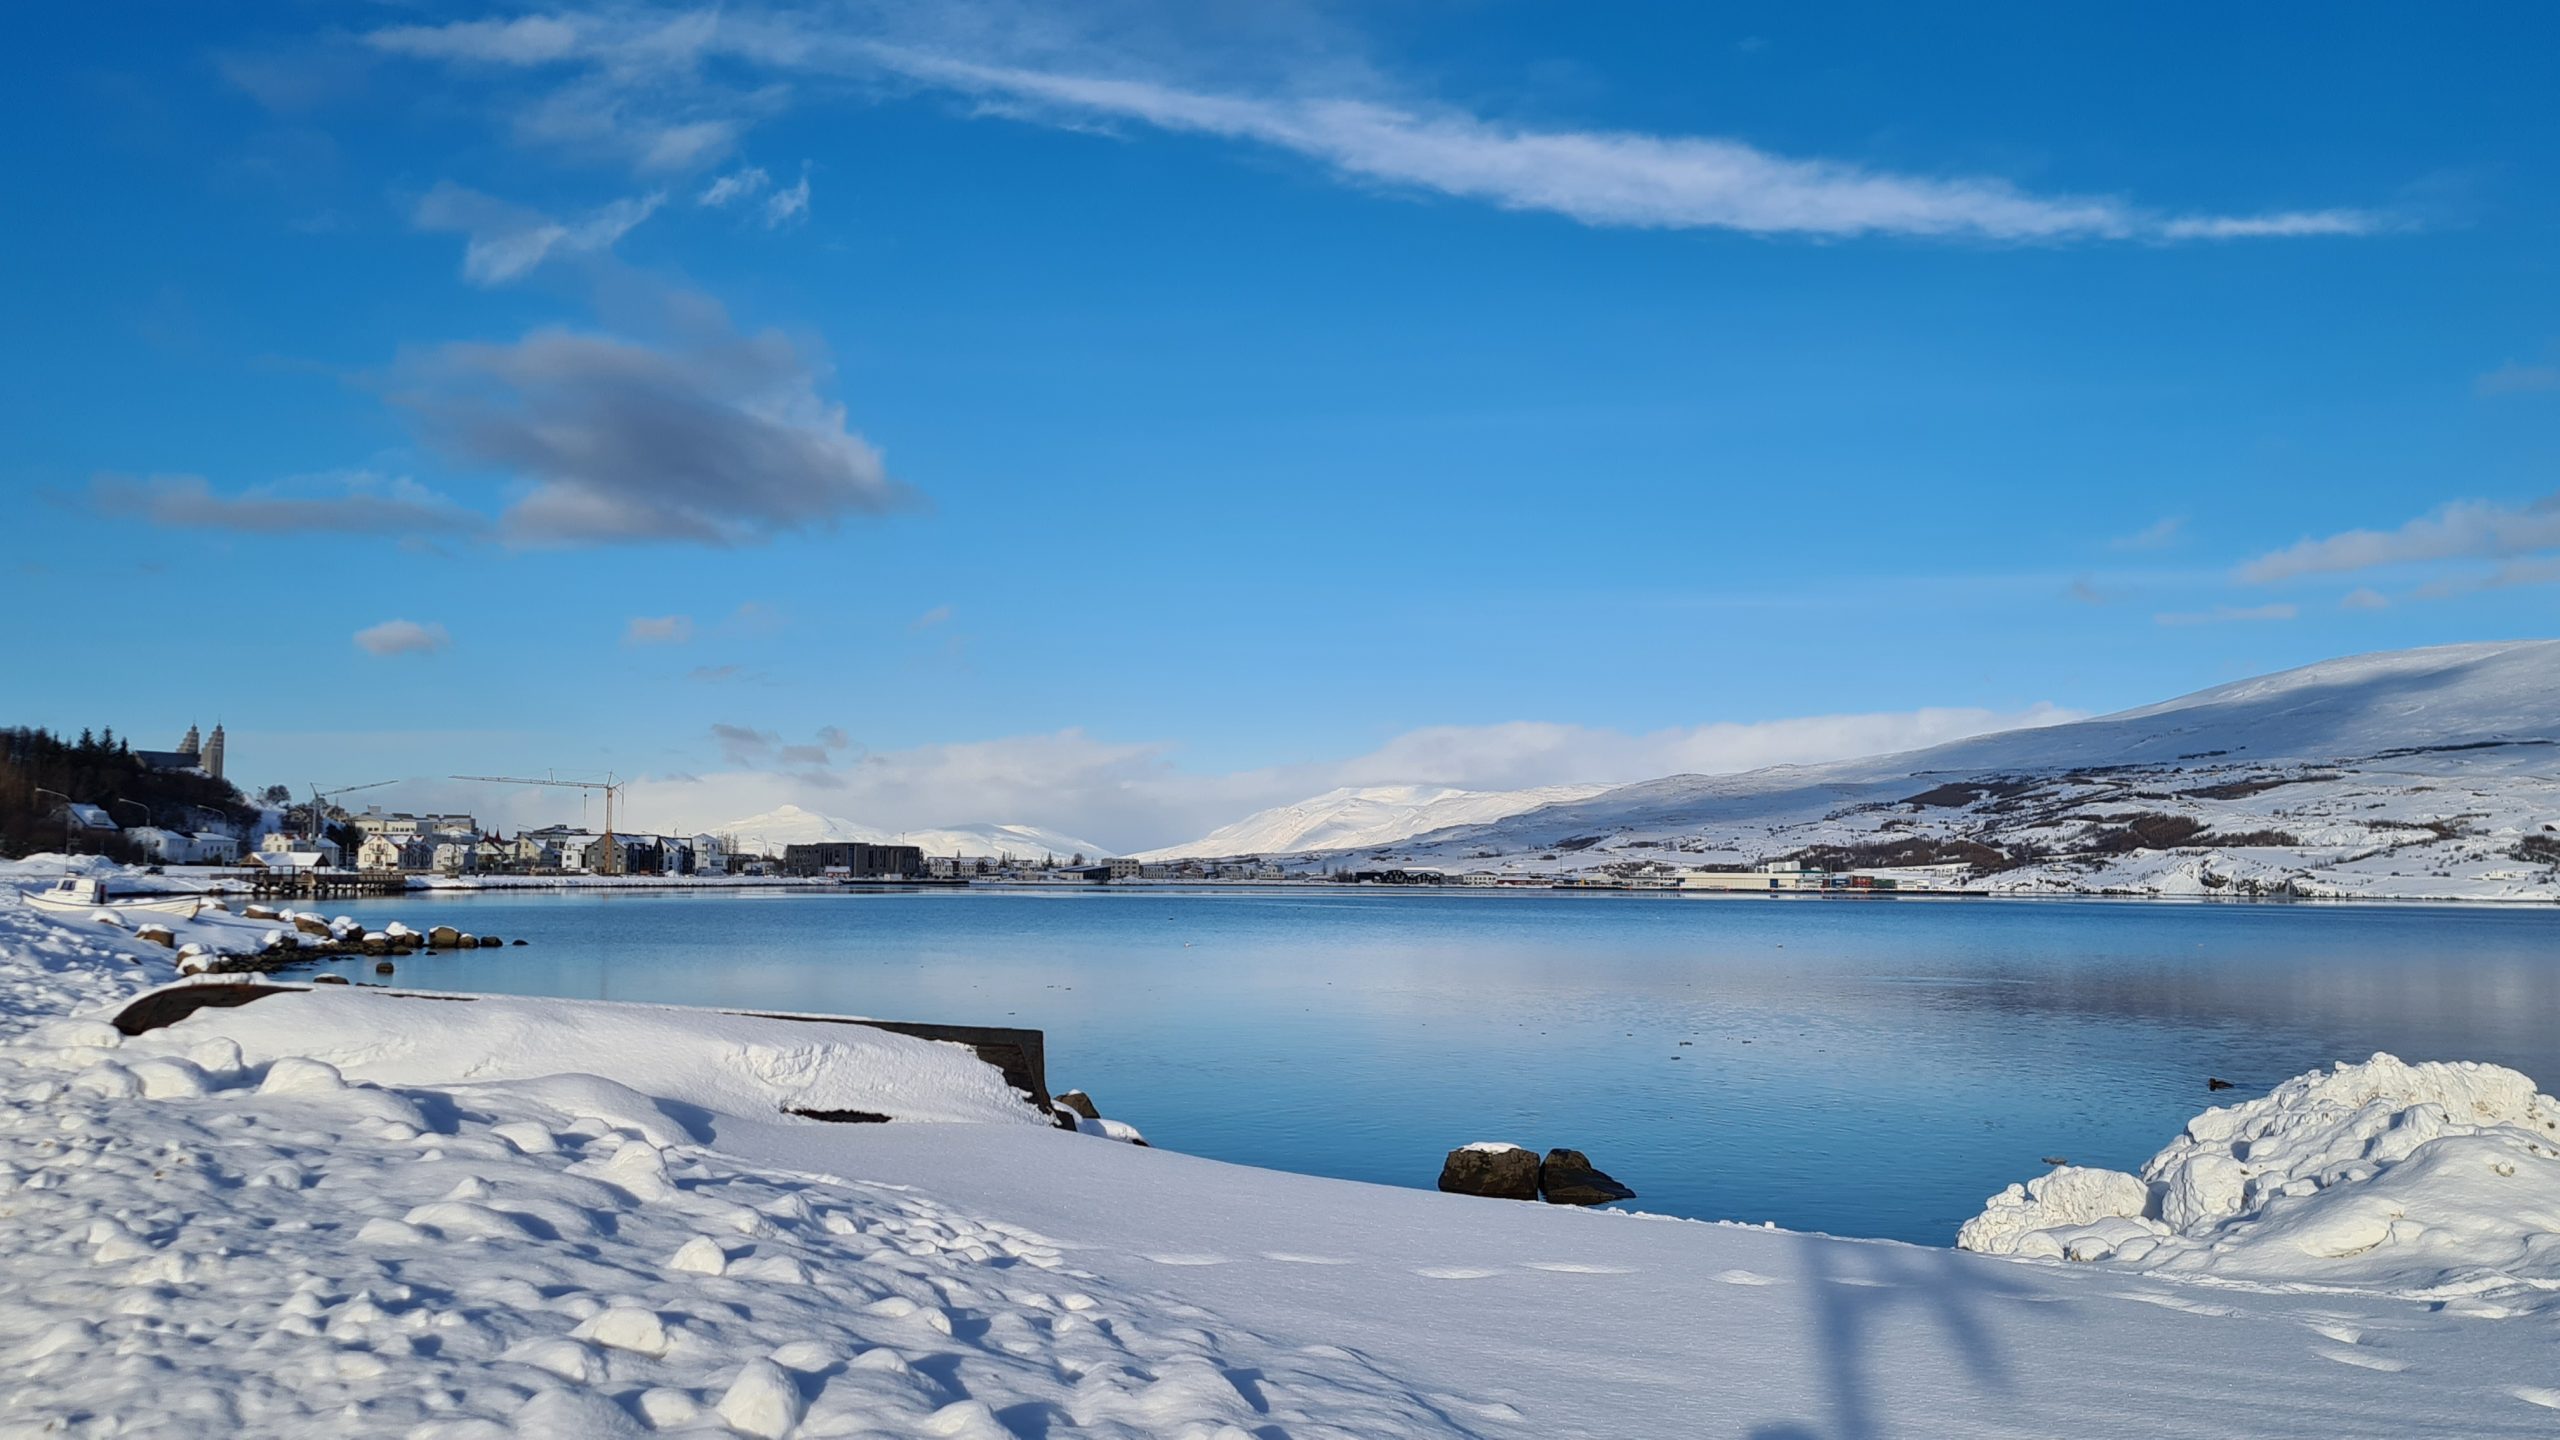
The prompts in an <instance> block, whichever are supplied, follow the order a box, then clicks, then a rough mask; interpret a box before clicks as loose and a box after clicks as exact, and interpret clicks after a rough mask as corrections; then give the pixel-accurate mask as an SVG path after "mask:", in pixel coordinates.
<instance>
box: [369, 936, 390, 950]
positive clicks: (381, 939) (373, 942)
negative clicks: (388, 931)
mask: <svg viewBox="0 0 2560 1440" xmlns="http://www.w3.org/2000/svg"><path fill="white" fill-rule="evenodd" d="M364 953H366V954H367V955H388V954H390V953H391V941H390V938H389V937H388V936H383V935H367V936H366V937H364Z"/></svg>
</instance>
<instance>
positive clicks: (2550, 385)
mask: <svg viewBox="0 0 2560 1440" xmlns="http://www.w3.org/2000/svg"><path fill="white" fill-rule="evenodd" d="M2472 387H2473V388H2474V389H2476V390H2478V391H2479V392H2480V393H2481V394H2483V395H2551V394H2560V365H2501V366H2499V367H2498V368H2497V369H2495V370H2492V371H2490V372H2489V373H2488V374H2486V375H2483V376H2481V377H2480V378H2479V379H2478V380H2475V381H2473V382H2472Z"/></svg>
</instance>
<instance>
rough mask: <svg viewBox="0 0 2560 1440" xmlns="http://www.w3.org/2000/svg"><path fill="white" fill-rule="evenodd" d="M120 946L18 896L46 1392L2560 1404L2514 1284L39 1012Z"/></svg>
mask: <svg viewBox="0 0 2560 1440" xmlns="http://www.w3.org/2000/svg"><path fill="white" fill-rule="evenodd" d="M149 949H150V947H147V946H142V945H138V944H136V943H134V942H133V941H132V939H131V937H130V936H119V935H108V934H103V933H102V934H98V935H90V934H84V933H82V932H80V931H78V930H76V929H74V928H71V927H65V926H60V925H56V924H54V923H53V922H51V921H48V920H43V919H40V918H38V917H35V916H33V915H31V914H29V913H28V912H26V911H25V910H24V909H23V907H18V906H14V905H12V906H8V907H0V969H5V971H6V972H7V973H8V974H9V975H10V978H12V979H13V980H15V981H17V982H18V983H16V984H14V985H13V986H12V987H11V989H10V995H11V1000H10V1002H9V1003H10V1006H11V1016H10V1019H11V1022H12V1028H15V1029H18V1030H20V1031H21V1034H20V1038H18V1039H17V1040H15V1041H13V1042H11V1043H9V1044H7V1045H5V1046H0V1094H5V1095H7V1096H8V1097H9V1098H8V1100H7V1104H6V1107H5V1109H0V1156H5V1157H6V1165H5V1168H0V1182H5V1190H4V1191H0V1193H5V1194H6V1195H7V1196H8V1197H9V1204H8V1206H7V1207H6V1213H5V1214H0V1228H5V1229H6V1230H7V1232H8V1233H7V1234H6V1235H5V1237H0V1238H5V1239H6V1240H7V1241H8V1243H7V1244H6V1245H0V1271H5V1273H6V1278H7V1282H8V1283H9V1284H10V1286H11V1287H12V1293H13V1294H17V1295H20V1296H22V1297H27V1298H26V1299H25V1301H24V1302H23V1303H20V1304H17V1305H13V1306H12V1307H7V1310H6V1313H5V1314H0V1354H5V1355H7V1356H9V1357H10V1358H11V1360H12V1362H13V1364H14V1365H15V1367H16V1369H17V1371H18V1373H19V1375H20V1377H21V1378H20V1381H19V1383H18V1384H17V1386H16V1387H15V1388H14V1389H13V1391H12V1392H11V1393H10V1395H9V1397H8V1399H7V1402H6V1404H7V1407H8V1409H9V1411H10V1412H11V1414H12V1417H13V1418H16V1419H21V1420H24V1421H26V1422H28V1423H30V1424H37V1423H44V1422H46V1421H47V1420H51V1421H53V1422H56V1423H64V1424H67V1425H68V1426H69V1427H70V1428H71V1429H72V1431H73V1433H81V1432H82V1431H83V1430H85V1429H87V1428H94V1427H92V1426H89V1425H86V1424H84V1423H83V1422H82V1420H81V1418H80V1417H82V1416H89V1417H98V1416H106V1415H120V1416H122V1417H124V1418H128V1419H140V1418H144V1417H146V1416H157V1417H159V1418H161V1419H162V1420H163V1421H164V1422H165V1423H166V1424H168V1425H171V1426H174V1427H175V1428H177V1429H178V1430H179V1431H181V1432H182V1433H205V1434H235V1433H244V1432H250V1433H274V1432H278V1431H284V1430H289V1429H295V1428H308V1427H310V1426H313V1425H317V1424H323V1423H334V1424H336V1425H338V1426H340V1427H343V1426H344V1425H345V1424H346V1423H347V1421H346V1419H345V1418H344V1417H347V1416H351V1415H352V1416H360V1417H362V1419H361V1421H360V1422H359V1423H358V1428H360V1429H364V1430H367V1431H368V1432H372V1433H405V1434H411V1435H417V1436H420V1437H422V1440H433V1437H443V1436H455V1437H459V1436H465V1435H476V1434H484V1433H496V1432H495V1431H494V1430H492V1429H488V1428H486V1427H491V1426H504V1427H509V1428H511V1429H513V1430H517V1431H524V1430H530V1431H534V1432H538V1433H547V1434H593V1435H622V1434H646V1433H651V1432H652V1431H654V1430H658V1429H662V1428H682V1427H687V1426H697V1425H701V1424H709V1423H715V1422H716V1423H721V1424H726V1425H728V1426H729V1427H730V1428H732V1429H735V1430H739V1431H742V1432H744V1433H748V1434H760V1435H772V1436H781V1435H792V1434H797V1435H811V1436H815V1435H828V1434H853V1433H864V1434H873V1435H897V1436H905V1435H919V1436H922V1435H942V1436H952V1435H959V1436H976V1437H981V1440H1005V1437H1012V1436H1017V1435H1019V1434H1022V1433H1024V1432H1023V1431H1022V1430H1021V1429H1020V1428H1019V1427H1020V1425H1021V1424H1022V1423H1024V1422H1026V1421H1027V1420H1028V1419H1029V1418H1030V1417H1033V1416H1046V1417H1048V1418H1047V1419H1046V1421H1045V1422H1044V1423H1043V1425H1042V1427H1041V1428H1042V1429H1045V1430H1046V1431H1047V1433H1052V1434H1063V1433H1068V1432H1071V1431H1081V1430H1087V1429H1091V1430H1094V1431H1098V1432H1099V1433H1144V1434H1162V1435H1191V1436H1203V1437H1206V1436H1230V1437H1242V1436H1253V1435H1257V1434H1268V1433H1270V1432H1271V1431H1272V1430H1273V1429H1277V1430H1279V1431H1281V1432H1285V1433H1288V1434H1290V1435H1293V1436H1296V1435H1305V1436H1318V1435H1358V1436H1364V1437H1366V1436H1425V1435H1431V1436H1439V1435H1472V1436H1479V1437H1512V1436H1521V1437H1526V1436H1530V1435H1574V1434H1582V1435H1594V1436H1625V1435H1639V1434H1672V1433H1700V1431H1701V1426H1702V1424H1703V1425H1704V1426H1705V1427H1706V1433H1718V1432H1717V1430H1716V1428H1715V1426H1716V1422H1714V1421H1702V1419H1701V1417H1700V1414H1699V1406H1700V1404H1701V1403H1702V1399H1704V1398H1705V1397H1707V1396H1712V1397H1713V1404H1714V1405H1715V1408H1716V1410H1717V1411H1718V1414H1719V1416H1720V1417H1721V1419H1722V1420H1723V1421H1724V1422H1726V1424H1725V1426H1724V1428H1723V1430H1722V1432H1721V1433H1729V1434H1733V1435H1736V1436H1753V1437H1761V1440H1774V1437H1778V1436H1798V1435H1811V1434H1817V1433H1822V1434H1863V1435H1870V1436H1882V1435H1888V1434H1931V1435H1948V1434H1983V1435H1994V1434H1997V1435H2012V1434H2021V1433H2029V1432H2036V1433H2109V1434H2117V1435H2152V1434H2156V1435H2171V1434H2192V1433H2202V1432H2209V1431H2210V1432H2219V1433H2231V1432H2232V1431H2233V1429H2234V1426H2235V1415H2236V1414H2238V1413H2242V1412H2235V1410H2234V1409H2233V1408H2232V1407H2233V1405H2234V1404H2235V1402H2236V1401H2237V1400H2238V1397H2240V1396H2243V1395H2245V1396H2246V1397H2247V1401H2246V1410H2245V1413H2246V1414H2247V1415H2249V1416H2250V1417H2252V1419H2251V1420H2250V1421H2248V1422H2246V1429H2245V1433H2251V1434H2264V1435H2284V1436H2304V1437H2308V1436H2312V1435H2324V1436H2325V1435H2373V1436H2380V1435H2386V1434H2407V1433H2416V1432H2418V1431H2422V1430H2428V1429H2431V1428H2437V1429H2440V1428H2441V1427H2442V1424H2443V1423H2444V1421H2445V1417H2448V1416H2462V1417H2464V1425H2463V1428H2464V1429H2465V1430H2466V1431H2467V1432H2468V1433H2472V1434H2478V1435H2508V1434H2513V1435H2525V1434H2534V1433H2541V1432H2542V1430H2543V1428H2544V1427H2545V1425H2546V1424H2547V1419H2548V1415H2549V1411H2548V1410H2547V1409H2543V1408H2540V1406H2541V1403H2542V1402H2539V1401H2535V1400H2531V1399H2528V1398H2525V1397H2523V1396H2522V1395H2521V1394H2520V1391H2521V1390H2523V1389H2528V1388H2530V1386H2529V1385H2526V1384H2520V1382H2523V1381H2530V1380H2531V1379H2533V1378H2534V1377H2536V1376H2537V1375H2539V1373H2540V1372H2541V1370H2542V1369H2543V1368H2545V1367H2546V1366H2547V1365H2548V1361H2547V1358H2546V1357H2547V1355H2548V1351H2549V1347H2548V1332H2547V1330H2546V1329H2545V1326H2546V1324H2547V1323H2548V1322H2547V1321H2546V1320H2544V1319H2541V1318H2539V1317H2532V1316H2525V1317H2519V1318H2516V1319H2512V1320H2504V1321H2492V1320H2488V1319H2484V1318H2477V1317H2465V1316H2460V1315H2452V1314H2434V1315H2430V1314H2429V1313H2428V1312H2427V1310H2426V1309H2425V1308H2424V1307H2422V1306H2418V1305H2413V1304H2412V1303H2411V1302H2409V1301H2407V1300H2402V1299H2398V1298H2393V1297H2387V1296H2374V1295H2361V1296H2360V1295H2353V1294H2340V1293H2321V1294H2316V1295H2304V1294H2299V1293H2283V1292H2282V1291H2279V1290H2267V1289H2257V1288H2251V1287H2248V1286H2233V1285H2226V1284H2216V1283H2212V1282H2211V1281H2209V1280H2208V1281H2191V1280H2190V1281H2181V1280H2172V1279H2164V1278H2161V1277H2155V1276H2147V1275H2140V1274H2133V1273H2127V1272H2123V1271H2119V1270H2113V1269H2108V1268H2102V1267H2086V1266H2064V1265H2060V1264H2054V1263H2042V1262H2024V1261H2016V1260H2003V1259H1993V1258H1987V1257H1981V1256H1973V1255H1967V1254H1963V1253H1961V1252H1958V1251H1954V1250H1949V1249H1940V1248H1933V1247H1919V1246H1910V1245H1903V1244H1896V1243H1893V1242H1883V1241H1860V1240H1850V1239H1839V1238H1833V1237H1826V1236H1819V1235H1811V1234H1803V1233H1796V1232H1788V1231H1779V1230H1774V1229H1763V1228H1757V1227H1746V1226H1739V1225H1730V1224H1716V1223H1700V1222H1686V1221H1664V1220H1658V1219H1653V1218H1650V1217H1644V1216H1639V1215H1628V1214H1614V1213H1608V1212H1580V1211H1567V1210H1560V1209H1557V1208H1554V1207H1546V1206H1530V1205H1519V1204H1516V1203H1513V1202H1504V1201H1480V1200H1472V1199H1468V1198H1465V1197H1451V1196H1441V1195H1437V1194H1434V1193H1431V1192H1425V1191H1415V1190H1399V1189H1391V1188H1387V1187H1379V1186H1373V1185H1362V1184H1358V1183H1355V1182H1348V1181H1337V1180H1325V1179H1318V1178H1313V1177H1308V1176H1299V1175H1288V1174H1282V1173H1280V1172H1275V1171H1265V1170H1256V1169H1251V1168H1247V1167H1242V1166H1235V1165H1227V1164H1222V1163H1219V1162H1214V1161H1208V1160H1201V1159H1196V1158H1193V1157H1189V1156H1184V1155H1180V1154H1178V1153H1175V1152H1171V1151H1164V1150H1152V1151H1149V1150H1138V1149H1135V1148H1132V1147H1129V1146H1125V1145H1117V1144H1113V1143H1110V1142H1108V1141H1104V1140H1099V1139H1095V1138H1092V1137H1086V1136H1077V1135H1070V1134H1066V1133H1063V1132H1058V1131H1054V1130H1047V1129H1043V1128H1041V1127H1038V1126H1032V1125H987V1124H954V1123H914V1124H905V1123H900V1124H891V1125H886V1126H830V1125H819V1124H812V1123H807V1122H799V1121H792V1120H789V1119H788V1118H787V1117H782V1116H777V1115H772V1114H769V1113H768V1114H765V1115H762V1116H758V1115H756V1114H752V1113H742V1112H741V1111H740V1110H739V1109H738V1108H737V1101H736V1100H735V1098H734V1097H733V1098H731V1099H730V1100H728V1101H725V1102H722V1103H723V1104H724V1105H725V1106H726V1108H717V1107H714V1108H708V1109H704V1110H702V1111H699V1112H697V1111H696V1110H694V1109H692V1108H690V1106H691V1105H692V1104H693V1103H694V1102H699V1101H701V1100H703V1099H704V1098H706V1097H705V1096H704V1095H703V1094H700V1093H696V1092H690V1091H684V1090H683V1089H682V1088H681V1087H678V1090H677V1092H676V1093H668V1081H667V1079H666V1077H665V1076H663V1075H658V1074H653V1073H652V1072H651V1070H650V1068H649V1067H648V1066H646V1065H642V1064H638V1063H636V1062H634V1061H632V1060H631V1059H629V1058H628V1057H617V1056H615V1055H613V1054H611V1053H606V1052H601V1051H600V1052H598V1053H594V1054H581V1055H578V1056H576V1057H574V1058H575V1063H576V1064H577V1065H578V1066H581V1067H589V1068H588V1070H587V1073H586V1075H585V1076H583V1077H577V1078H576V1080H575V1083H574V1084H569V1083H566V1079H565V1078H564V1079H560V1080H546V1081H531V1080H528V1081H506V1080H495V1081H492V1080H479V1081H474V1082H469V1083H465V1082H463V1081H462V1078H461V1073H460V1071H459V1070H458V1069H457V1070H455V1071H452V1072H449V1073H446V1074H445V1075H444V1077H443V1078H441V1079H436V1078H429V1076H428V1075H427V1074H424V1073H409V1074H405V1075H404V1076H403V1077H402V1078H397V1079H389V1078H386V1079H381V1080H376V1079H372V1078H368V1072H367V1070H366V1065H367V1064H368V1063H373V1062H368V1061H366V1060H363V1059H361V1058H356V1057H353V1056H349V1055H345V1054H343V1053H342V1056H341V1058H342V1059H345V1060H346V1061H347V1063H346V1064H344V1065H343V1066H341V1065H339V1064H336V1063H332V1062H329V1061H326V1060H321V1059H301V1058H294V1057H290V1056H285V1055H281V1054H279V1055H274V1056H268V1055H264V1054H259V1053H256V1052H254V1051H253V1052H252V1053H250V1054H248V1055H246V1056H243V1055H242V1053H241V1050H240V1047H239V1046H238V1045H236V1044H233V1043H232V1042H230V1041H227V1040H223V1039H221V1038H220V1037H219V1035H218V1033H215V1034H213V1035H212V1037H211V1038H191V1037H189V1036H187V1035H186V1034H185V1033H183V1032H184V1028H185V1027H179V1028H177V1029H173V1030H171V1031H169V1032H166V1034H165V1036H164V1038H163V1039H162V1040H161V1041H158V1042H147V1037H137V1038H135V1039H130V1040H122V1041H117V1040H113V1039H111V1038H110V1037H111V1036H112V1032H111V1031H110V1032H107V1033H105V1034H102V1033H100V1031H101V1028H102V1027H98V1026H96V1025H95V1024H94V1023H84V1022H81V1021H78V1020H66V1019H65V1018H64V1017H65V1016H66V1015H67V1014H69V1013H70V1012H72V1011H75V1010H81V1009H92V1010H94V1008H95V1007H96V1006H98V1005H100V1004H103V1003H108V1002H111V1001H114V1000H116V999H118V998H120V997H122V996H124V995H128V994H131V993H133V992H135V991H137V990H139V989H141V988H143V987H144V986H145V985H146V984H147V983H149V982H153V981H159V980H165V979H166V978H168V970H167V966H166V964H165V962H164V961H163V960H162V959H160V958H159V957H157V956H154V955H152V954H151V953H149ZM137 957H138V962H139V963H137ZM37 982H46V983H37ZM48 986H49V988H48ZM362 999H363V992H360V991H353V990H350V991H349V992H347V1000H348V1001H349V1002H350V1003H361V1001H362ZM239 1013H242V1014H247V1013H249V1012H246V1011H244V1012H239ZM309 1043H310V1044H311V1045H313V1046H315V1047H317V1048H318V1049H319V1050H321V1051H322V1052H323V1053H340V1052H332V1051H331V1049H330V1046H331V1040H330V1037H328V1036H326V1035H315V1036H313V1037H311V1040H310V1042H309ZM226 1047H228V1048H226ZM688 1115H693V1116H696V1118H694V1119H691V1120H689V1121H685V1120H680V1118H679V1117H684V1116H688ZM653 1117H654V1118H653ZM670 1127H672V1128H670ZM226 1177H228V1178H226ZM244 1183H245V1184H246V1186H247V1188H239V1187H241V1186H242V1185H243V1184H244ZM119 1216H121V1217H123V1218H118V1217H119ZM670 1257H673V1259H672V1260H671V1259H670ZM528 1277H530V1279H531V1280H532V1282H533V1283H527V1282H528ZM2337 1333H2353V1334H2356V1335H2357V1336H2359V1337H2360V1338H2359V1339H2358V1340H2356V1341H2351V1342H2342V1341H2338V1340H2336V1339H2334V1338H2333V1337H2334V1335H2335V1334H2337ZM428 1340H432V1341H433V1343H431V1344H430V1343H421V1342H423V1341H428ZM2332 1352H2334V1354H2333V1353H2332ZM2336 1355H2347V1356H2351V1357H2354V1358H2355V1359H2356V1360H2357V1361H2358V1362H2361V1361H2363V1360H2372V1361H2374V1362H2376V1364H2375V1366H2374V1367H2371V1368H2368V1367H2364V1366H2363V1365H2362V1364H2361V1363H2357V1364H2347V1363H2343V1362H2341V1361H2340V1360H2339V1359H2337V1358H2335V1356H2336ZM2128 1357H2140V1361H2141V1363H2139V1364H2126V1363H2123V1362H2124V1361H2125V1360H2126V1359H2127V1358H2128ZM1702 1364H1703V1365H1705V1366H1706V1369H1705V1370H1703V1371H1702V1370H1701V1368H1700V1367H1701V1365H1702ZM2177 1374H2189V1375H2195V1376H2202V1375H2205V1374H2211V1375H2212V1376H2214V1377H2216V1378H2214V1379H2213V1380H2212V1381H2211V1382H2210V1383H2204V1382H2202V1381H2200V1380H2199V1381H2190V1382H2183V1383H2181V1382H2169V1383H2164V1377H2166V1376H2172V1375H2177ZM145 1377H148V1381H147V1383H145ZM2359 1377H2360V1378H2359ZM350 1407H352V1408H350ZM181 1416H192V1417H195V1418H193V1419H186V1420H182V1419H180V1418H179V1417H181ZM333 1416H334V1417H340V1418H338V1419H337V1420H335V1421H334V1422H326V1421H324V1419H323V1417H333ZM473 1427H483V1428H473ZM1113 1427H1119V1428H1118V1429H1114V1428H1113Z"/></svg>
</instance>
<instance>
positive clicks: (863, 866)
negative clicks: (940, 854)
mask: <svg viewBox="0 0 2560 1440" xmlns="http://www.w3.org/2000/svg"><path fill="white" fill-rule="evenodd" d="M782 873H783V874H785V875H834V876H840V877H843V878H847V879H854V880H882V879H903V880H912V879H915V878H917V877H919V876H921V875H923V874H924V873H925V868H924V851H923V850H922V849H921V848H920V847H917V846H914V845H873V844H869V843H866V842H864V841H860V840H828V841H822V842H820V843H818V844H815V845H789V846H785V847H784V848H783V851H782Z"/></svg>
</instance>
